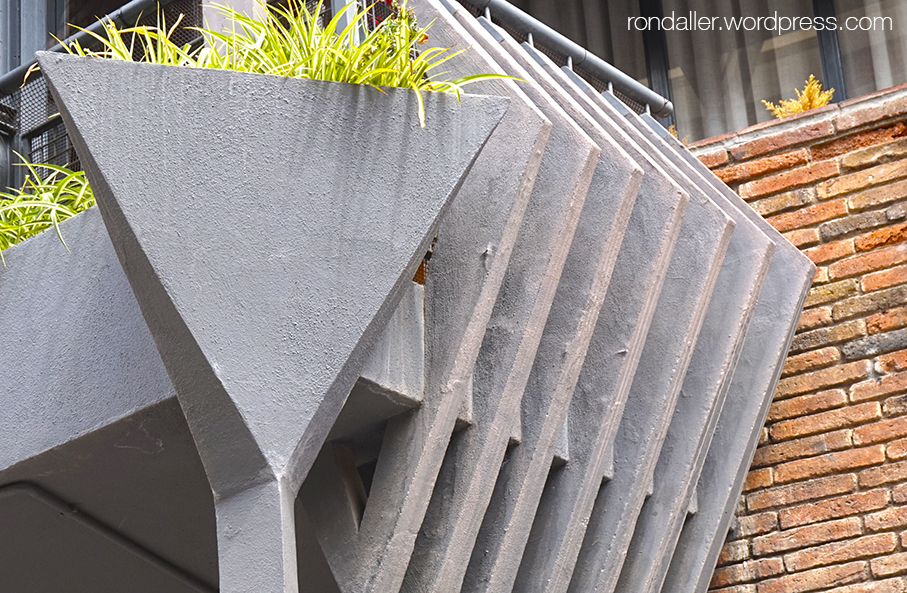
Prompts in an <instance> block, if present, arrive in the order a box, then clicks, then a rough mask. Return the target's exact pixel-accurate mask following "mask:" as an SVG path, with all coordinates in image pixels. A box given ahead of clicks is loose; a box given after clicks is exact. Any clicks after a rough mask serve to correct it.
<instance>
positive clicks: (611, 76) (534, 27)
mask: <svg viewBox="0 0 907 593" xmlns="http://www.w3.org/2000/svg"><path fill="white" fill-rule="evenodd" d="M447 1H448V2H450V1H453V0H447ZM470 1H471V2H472V3H473V4H474V5H475V6H477V7H478V8H480V9H482V10H485V9H488V11H489V12H490V13H491V15H492V16H493V17H494V18H497V19H500V20H501V21H503V22H505V23H507V24H508V25H510V26H511V27H514V28H515V29H517V30H518V31H521V32H523V33H526V34H531V35H532V37H533V39H535V40H536V41H538V42H540V43H541V44H542V45H545V46H546V47H548V48H549V49H552V50H554V51H556V52H558V53H562V54H563V55H564V56H565V57H569V58H570V59H571V60H572V61H573V65H574V66H582V67H583V69H584V70H587V71H588V72H589V73H591V74H593V75H594V76H596V77H598V78H600V79H601V80H603V81H605V82H610V83H611V84H612V85H614V88H615V89H617V90H618V91H620V92H621V93H623V94H625V95H627V96H628V97H630V98H631V99H633V100H634V101H639V102H640V103H642V104H643V105H648V107H649V108H650V109H651V111H652V113H653V114H654V115H657V116H660V117H666V116H668V115H671V114H672V113H673V112H674V105H673V104H672V103H671V102H670V101H669V100H668V99H666V98H664V97H662V96H661V95H659V94H658V93H656V92H655V91H653V90H652V89H650V88H648V87H646V86H644V85H642V84H640V83H639V82H637V81H636V80H634V79H633V78H630V77H629V76H628V75H627V74H626V73H624V72H622V71H621V70H618V69H617V68H615V67H614V66H612V65H611V64H609V63H608V62H606V61H604V60H603V59H601V58H599V57H598V56H596V55H595V54H593V53H590V52H589V51H588V50H587V49H586V48H584V47H582V46H581V45H579V44H577V43H575V42H573V41H571V40H570V39H568V38H567V37H564V36H563V35H561V34H560V33H558V32H557V31H555V30H554V29H552V28H551V27H549V26H548V25H546V24H545V23H543V22H541V21H539V20H538V19H536V18H534V17H532V16H530V15H528V14H526V13H525V12H523V11H522V10H520V9H519V8H517V7H516V6H514V5H513V4H511V3H510V2H507V0H470Z"/></svg>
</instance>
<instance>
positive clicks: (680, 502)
mask: <svg viewBox="0 0 907 593" xmlns="http://www.w3.org/2000/svg"><path fill="white" fill-rule="evenodd" d="M577 91H578V92H579V89H578V88H577ZM589 96H590V95H587V97H589ZM597 97H598V99H597V104H598V105H600V106H601V108H602V109H608V108H609V106H610V105H609V103H608V102H607V100H606V99H605V97H603V96H601V95H597ZM590 98H591V97H590ZM618 121H620V123H621V124H622V125H625V126H628V127H630V128H631V129H632V130H634V131H635V132H636V134H637V135H639V136H641V137H642V138H641V142H644V143H645V144H646V145H648V146H650V147H651V151H652V153H653V154H655V155H657V156H656V158H658V159H659V160H660V161H662V162H664V164H665V166H666V167H667V168H669V169H670V170H672V171H674V172H675V173H676V179H678V181H679V182H680V183H681V184H682V185H683V186H684V187H685V188H690V191H694V188H696V189H695V190H696V191H698V192H700V193H703V194H705V195H707V196H709V197H710V198H711V199H712V200H713V201H714V202H715V203H716V204H718V205H719V207H721V208H722V209H723V210H724V212H725V213H727V214H728V215H729V216H731V218H733V219H734V221H735V222H736V223H737V226H736V227H735V229H734V234H733V236H732V238H731V243H730V245H729V247H728V252H727V255H726V256H725V259H724V261H723V263H722V270H721V273H720V275H719V278H718V281H717V284H716V288H715V294H714V296H713V298H712V301H711V303H710V304H709V310H708V313H707V314H706V320H705V322H704V324H703V329H702V330H701V332H700V334H699V338H698V340H697V344H696V350H695V351H694V354H693V358H692V360H691V363H690V367H689V370H688V371H687V375H686V377H685V378H684V383H683V387H682V390H681V398H680V400H679V402H678V406H677V409H676V410H675V413H674V417H673V419H672V421H671V426H670V428H669V430H668V435H667V437H666V439H665V445H664V446H663V448H662V453H661V456H660V458H659V461H658V465H657V466H656V470H655V476H654V480H653V494H652V496H651V497H649V498H648V499H647V500H646V502H645V503H644V505H643V508H642V511H641V512H640V518H639V521H638V522H637V524H636V528H635V531H634V535H633V540H632V541H631V544H630V548H629V552H628V554H627V560H626V561H625V563H624V567H623V570H622V572H621V577H620V580H619V582H618V585H617V591H621V592H631V591H632V592H634V593H635V592H640V593H656V592H657V591H658V590H659V589H660V587H661V583H662V581H663V579H664V575H665V573H666V571H667V568H668V564H669V562H670V558H671V555H672V554H673V550H674V546H675V545H676V541H677V537H678V536H679V533H680V529H681V527H682V525H683V520H684V518H685V516H686V510H687V509H688V507H689V506H690V504H691V502H690V500H691V497H692V496H693V490H694V488H695V483H696V481H697V479H698V477H699V472H700V471H701V468H702V464H703V462H704V459H705V453H706V451H707V450H708V448H709V444H710V443H711V438H712V434H713V432H714V429H715V424H716V422H717V419H718V415H719V414H720V412H721V409H722V408H723V406H724V401H725V399H726V397H727V393H728V390H729V388H730V380H731V376H732V374H733V371H734V368H735V366H736V364H737V361H738V359H739V356H740V353H741V351H742V346H743V342H744V337H745V335H746V331H747V329H748V327H749V324H750V322H751V320H752V318H753V315H754V313H755V309H756V303H757V299H758V297H759V294H760V292H761V290H762V287H763V283H764V282H765V279H766V276H767V272H768V270H769V264H770V262H771V258H772V256H773V253H774V251H775V243H774V241H773V240H772V239H770V238H769V237H768V236H767V235H766V234H765V233H764V232H762V230H760V228H759V227H758V225H756V224H755V223H754V222H753V221H751V220H750V219H749V218H748V217H747V216H746V215H745V214H744V212H743V211H741V210H740V209H739V208H738V206H737V204H735V203H734V202H732V201H730V200H728V199H727V198H726V197H725V196H724V195H723V194H722V193H721V192H718V191H717V190H715V189H714V188H713V187H712V186H711V185H710V184H709V183H708V182H707V181H706V180H705V179H703V178H702V177H701V176H700V174H699V173H698V172H697V171H696V170H695V169H693V168H691V167H690V166H689V165H688V164H687V163H686V162H684V161H682V160H680V159H678V158H676V155H675V156H672V155H674V153H673V151H672V150H671V149H670V147H669V146H668V145H667V144H666V143H665V142H664V140H662V139H661V138H660V137H658V136H657V135H655V134H654V132H653V131H652V130H651V129H650V128H649V127H648V126H647V125H645V123H644V122H643V121H642V120H641V119H640V118H639V117H637V116H636V115H635V114H626V119H622V120H618ZM642 550H645V554H643V553H642Z"/></svg>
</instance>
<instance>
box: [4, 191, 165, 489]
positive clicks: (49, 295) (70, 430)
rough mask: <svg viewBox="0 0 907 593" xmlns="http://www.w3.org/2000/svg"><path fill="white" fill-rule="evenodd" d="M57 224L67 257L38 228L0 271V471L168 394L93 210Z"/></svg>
mask: <svg viewBox="0 0 907 593" xmlns="http://www.w3.org/2000/svg"><path fill="white" fill-rule="evenodd" d="M60 226H61V230H62V232H63V233H64V238H65V239H66V244H67V246H68V247H69V249H70V250H71V252H72V253H71V255H68V254H67V253H66V249H65V248H64V247H63V245H61V244H60V240H59V239H58V238H57V236H56V234H55V233H53V232H50V233H42V234H41V235H39V236H36V237H34V238H32V239H29V240H28V241H27V242H25V243H21V244H19V245H16V246H13V247H11V248H10V249H8V250H7V251H5V252H4V257H5V258H6V267H3V268H0V294H2V295H3V302H4V303H5V304H4V306H3V308H2V310H0V323H2V324H3V327H4V328H5V329H4V333H3V335H4V340H5V345H4V347H3V349H2V350H0V368H2V369H3V372H4V376H5V381H4V385H5V387H4V390H3V395H2V398H0V400H2V405H0V432H2V434H3V435H4V444H3V447H0V471H2V470H3V469H6V468H8V467H10V466H12V465H13V464H15V463H18V462H20V461H22V460H25V459H29V458H30V457H33V456H35V455H38V454H39V453H42V452H44V451H47V450H49V449H52V448H53V447H57V446H59V445H62V444H64V443H66V442H69V441H71V440H74V439H77V438H78V437H80V436H82V435H84V434H87V433H89V432H91V431H92V430H95V429H96V428H98V427H101V426H104V425H105V424H108V423H110V422H112V421H114V420H116V419H117V418H120V417H123V416H128V415H129V414H131V413H133V412H134V411H135V410H137V409H140V408H143V407H146V406H149V405H152V404H154V403H156V402H159V401H161V400H163V399H166V398H168V397H173V396H174V395H175V392H174V390H173V385H172V384H171V383H170V379H169V378H168V377H167V372H166V371H165V370H164V365H163V363H161V359H160V356H158V354H157V351H156V350H155V348H154V341H153V340H152V338H151V332H149V331H148V327H147V326H146V325H145V321H144V320H143V319H142V318H141V311H140V310H139V307H138V303H136V301H135V297H134V296H133V295H132V291H131V290H130V288H129V282H128V281H127V280H126V276H125V274H123V270H122V268H120V265H119V262H118V261H117V257H116V252H115V251H114V250H113V245H111V243H110V239H109V238H108V236H107V233H106V231H105V230H104V224H103V222H102V220H101V214H100V212H98V210H97V209H96V208H93V209H91V210H88V211H87V212H85V213H84V214H82V215H81V216H77V217H74V218H71V219H69V220H66V221H64V222H63V223H62V224H61V225H60ZM75 295H78V298H75ZM35 419H40V420H41V422H35V421H34V420H35Z"/></svg>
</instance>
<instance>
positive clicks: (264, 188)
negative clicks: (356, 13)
mask: <svg viewBox="0 0 907 593" xmlns="http://www.w3.org/2000/svg"><path fill="white" fill-rule="evenodd" d="M39 59H40V63H41V67H42V70H43V72H44V75H45V76H46V77H47V79H48V83H49V85H50V86H51V88H52V92H53V93H54V96H55V99H56V101H57V104H58V105H59V106H60V108H61V113H62V115H63V118H64V121H65V122H66V124H67V128H68V129H69V130H70V134H71V137H72V139H73V143H74V145H75V146H76V147H77V150H78V151H79V153H80V157H81V160H82V163H83V164H84V165H85V166H86V171H87V173H88V176H89V179H90V180H91V182H92V186H93V188H94V190H95V193H96V195H97V196H98V201H99V204H100V206H101V211H102V214H103V215H104V217H105V223H106V224H107V226H108V230H109V232H110V235H111V237H112V239H113V242H114V246H115V247H116V249H117V253H118V255H119V257H120V261H121V264H122V266H123V268H124V270H125V271H126V275H127V277H128V278H129V279H130V282H131V284H132V288H133V291H134V293H135V294H136V296H137V298H138V300H139V304H140V306H141V307H142V311H143V314H144V316H145V319H146V321H147V322H148V325H149V328H150V329H151V332H152V334H153V335H154V336H155V340H156V343H157V346H158V350H159V352H160V353H161V357H162V359H163V360H164V364H165V366H166V367H167V370H168V373H169V374H170V377H171V379H172V380H173V382H174V385H175V387H176V390H177V394H178V396H179V398H180V403H181V405H182V406H183V410H184V412H185V414H186V417H187V419H188V422H189V426H190V428H191V429H192V432H193V435H194V437H195V440H196V443H197V445H198V448H199V451H200V454H201V457H202V460H203V462H204V463H205V469H206V472H207V474H208V478H209V481H210V483H211V486H212V490H213V491H214V494H215V502H216V507H217V516H218V548H219V556H220V571H221V579H220V580H221V590H222V591H244V590H248V589H249V588H251V587H255V588H257V589H260V590H269V591H295V590H296V589H297V575H296V549H295V537H294V534H293V525H294V519H293V500H294V498H295V495H296V492H297V489H298V487H299V485H300V484H301V482H302V480H303V478H304V477H305V475H306V473H307V472H308V469H309V467H311V464H312V463H313V461H314V459H315V456H316V455H317V453H318V450H319V449H320V448H321V445H322V443H323V441H324V439H325V437H326V436H327V434H328V431H329V430H330V427H331V425H332V424H333V421H334V419H335V418H336V416H337V414H338V413H339V411H340V409H341V407H342V404H343V402H344V400H345V399H346V396H347V394H348V393H349V391H350V389H351V388H352V386H353V384H354V383H355V381H356V378H357V377H358V374H359V371H360V370H361V368H362V366H363V365H364V362H365V359H366V355H367V353H368V349H369V347H370V346H371V344H372V342H373V341H374V339H375V338H376V337H377V335H378V333H379V332H380V330H381V329H382V327H383V325H384V323H386V321H387V320H388V318H389V317H390V315H391V313H392V312H393V310H394V308H395V306H396V304H397V301H398V299H399V297H400V289H401V286H403V285H404V283H406V282H409V279H410V277H411V276H412V274H413V272H414V271H415V268H416V266H417V265H418V262H419V260H420V259H421V256H422V254H423V253H424V252H425V249H426V248H427V247H428V243H429V241H430V239H431V236H432V234H433V232H434V229H435V228H436V221H437V219H438V217H439V215H440V214H441V212H442V211H443V209H444V207H445V206H446V205H447V203H448V201H449V199H450V197H451V196H452V195H453V194H455V193H456V190H457V189H458V188H459V185H460V183H461V182H462V180H463V178H464V176H465V173H466V171H467V170H468V169H469V167H470V166H471V164H472V162H473V160H474V159H475V157H476V155H477V154H478V152H479V151H480V150H481V148H482V146H483V145H484V143H485V141H486V140H487V138H488V136H489V135H490V133H491V132H492V131H493V130H494V128H495V126H496V125H497V124H498V122H499V121H500V119H501V117H502V116H503V114H504V112H505V110H506V107H507V104H508V101H507V100H506V99H502V98H486V97H468V98H466V99H465V100H464V101H463V103H462V105H460V104H458V103H457V101H456V98H454V97H452V96H440V95H432V96H429V97H428V98H427V101H426V111H427V119H428V124H429V126H430V127H431V128H430V129H431V131H428V130H422V129H419V127H418V119H417V114H416V109H415V97H414V96H413V94H412V93H411V92H408V91H404V90H394V89H392V90H388V91H386V92H379V91H377V90H375V89H369V88H365V87H356V86H350V85H343V84H337V83H326V82H320V81H306V80H293V79H281V78H277V77H269V76H256V75H245V74H240V73H231V72H214V71H198V70H191V69H182V68H171V67H159V66H149V65H136V64H130V63H117V62H112V61H111V62H107V61H103V60H89V59H83V58H77V57H72V56H61V55H57V54H42V55H41V56H40V57H39ZM136 88H145V89H148V91H147V93H144V94H141V95H136V94H135V89H136ZM137 97H140V98H141V99H137ZM290 105H306V109H302V110H297V111H288V109H289V107H288V106H290ZM326 112H337V113H342V114H345V117H338V118H334V119H329V120H325V119H324V118H323V115H322V114H323V113H326ZM376 113H381V114H387V115H386V117H375V116H374V114H376ZM109 121H123V122H130V123H131V127H132V129H131V133H132V137H133V138H134V140H135V141H134V142H133V144H132V145H131V150H130V152H129V153H128V154H123V152H122V150H120V146H121V130H119V129H118V128H116V127H114V126H110V125H109ZM288 136H289V137H291V138H293V137H295V138H303V139H304V141H303V142H296V143H293V144H290V145H289V146H288V144H287V142H285V139H286V138H287V137H288ZM374 138H398V139H399V140H398V142H399V144H395V145H393V146H394V148H397V150H395V151H394V152H393V153H389V146H388V145H387V144H386V143H382V144H378V143H375V142H374V141H373V140H374ZM163 147H166V149H164V148H163ZM278 147H281V148H282V150H281V152H280V155H279V158H278V155H277V154H276V153H275V151H276V150H277V148H278ZM162 150H165V152H163V154H162ZM171 154H180V155H193V156H194V157H195V158H193V159H186V158H179V159H175V158H167V155H171ZM225 156H232V157H234V158H231V159H229V161H228V162H224V157H225ZM237 159H239V160H240V164H237V163H236V160H237ZM326 164H329V166H330V168H331V170H332V172H333V173H332V174H328V175H325V174H324V168H325V166H326ZM212 172H214V173H213V174H214V175H216V182H215V181H214V180H213V179H212ZM162 180H166V183H162ZM287 188H299V189H298V190H297V191H287ZM401 188H403V191H401ZM148 196H154V198H155V199H154V200H148ZM259 196H265V197H266V199H267V200H268V202H267V207H266V213H267V214H266V215H264V216H262V213H261V212H260V211H259V210H258V209H254V210H253V209H249V208H247V207H246V206H247V204H246V202H247V201H248V200H250V199H254V198H257V197H259ZM337 196H352V198H351V199H349V200H348V201H346V202H344V203H343V206H341V207H340V208H338V202H337ZM300 200H304V201H305V208H299V201H300ZM363 253H369V254H370V255H371V257H369V258H362V257H361V254H363ZM351 294H356V295H357V298H356V300H355V301H351V300H350V299H349V298H348V296H349V295H351ZM263 393H265V394H267V395H266V396H265V397H266V399H265V400H264V401H262V397H263V395H262V394H263ZM228 435H229V436H228ZM241 525H245V526H247V527H245V528H240V526H241Z"/></svg>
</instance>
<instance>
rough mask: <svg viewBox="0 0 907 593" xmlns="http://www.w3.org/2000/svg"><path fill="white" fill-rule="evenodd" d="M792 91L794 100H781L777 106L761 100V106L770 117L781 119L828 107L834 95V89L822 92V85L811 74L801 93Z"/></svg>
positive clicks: (797, 90) (796, 90) (798, 90)
mask: <svg viewBox="0 0 907 593" xmlns="http://www.w3.org/2000/svg"><path fill="white" fill-rule="evenodd" d="M794 91H795V92H796V93H797V98H796V99H790V100H786V99H781V101H780V103H779V104H778V105H775V104H774V103H771V102H770V101H765V100H763V101H762V104H763V105H765V108H766V109H768V110H769V111H770V112H771V113H772V115H774V116H775V117H777V118H778V119H781V118H782V117H787V116H788V115H794V114H796V113H803V112H804V111H809V110H810V109H815V108H817V107H823V106H825V105H828V102H829V101H831V98H832V96H833V95H834V93H835V89H828V90H827V91H823V90H822V83H821V82H819V80H818V79H817V78H816V77H815V76H813V75H812V74H810V75H809V80H807V81H806V86H805V87H804V88H803V91H802V92H801V91H800V89H794Z"/></svg>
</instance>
